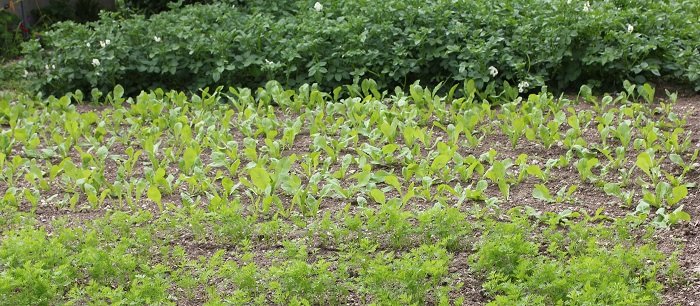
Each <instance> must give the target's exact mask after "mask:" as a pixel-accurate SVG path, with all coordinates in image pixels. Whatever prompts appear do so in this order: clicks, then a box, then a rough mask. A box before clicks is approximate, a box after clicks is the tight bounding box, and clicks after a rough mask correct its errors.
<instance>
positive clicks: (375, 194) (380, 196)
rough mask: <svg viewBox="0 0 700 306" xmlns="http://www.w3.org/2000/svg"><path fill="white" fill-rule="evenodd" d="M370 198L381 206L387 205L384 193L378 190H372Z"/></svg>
mask: <svg viewBox="0 0 700 306" xmlns="http://www.w3.org/2000/svg"><path fill="white" fill-rule="evenodd" d="M369 196H370V197H372V199H373V200H374V201H375V202H377V203H379V204H384V203H386V196H385V195H384V192H383V191H381V190H379V189H377V188H374V189H372V190H370V192H369Z"/></svg>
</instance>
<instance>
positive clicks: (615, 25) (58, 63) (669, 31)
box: [24, 0, 700, 94]
mask: <svg viewBox="0 0 700 306" xmlns="http://www.w3.org/2000/svg"><path fill="white" fill-rule="evenodd" d="M234 3H237V1H233V2H232V1H222V2H219V3H215V4H210V5H191V6H185V7H182V8H178V9H174V10H170V11H166V12H162V13H160V14H155V15H152V16H150V17H148V18H146V17H143V16H139V15H136V16H134V17H127V18H124V17H123V16H122V15H119V14H113V13H106V14H103V15H102V17H101V19H100V20H99V21H98V22H95V23H88V24H75V23H70V22H68V23H61V24H59V25H57V26H56V27H55V28H54V29H53V30H52V31H49V32H46V33H44V35H43V36H42V37H41V39H40V40H34V41H31V42H29V43H27V44H26V45H25V46H24V53H25V59H26V69H27V73H26V74H27V76H28V77H31V78H32V79H34V80H35V81H34V86H35V89H38V90H41V91H43V92H44V93H50V94H63V93H65V92H70V91H73V90H75V89H83V90H86V89H90V88H92V87H96V88H100V89H101V90H103V91H104V90H109V89H111V88H113V87H114V85H116V84H122V85H124V86H125V88H128V89H132V88H133V89H134V90H138V89H142V88H149V87H150V88H154V87H165V88H174V89H194V90H196V89H198V88H203V87H205V86H212V85H217V84H226V85H230V84H236V85H240V86H252V87H255V86H260V85H263V84H264V82H265V81H267V80H271V79H275V80H278V81H280V82H282V83H284V84H288V85H289V86H299V85H301V84H303V83H311V82H318V83H320V84H324V85H327V86H329V89H330V88H333V86H336V85H339V84H348V83H351V82H352V81H354V80H358V79H360V78H367V77H371V78H374V79H375V80H377V83H378V84H379V87H380V88H393V86H395V85H402V86H403V88H406V86H407V85H408V84H411V83H413V81H414V80H418V79H420V80H421V81H423V82H426V83H429V84H436V83H438V82H440V81H447V82H455V81H461V80H465V79H473V80H475V81H476V85H477V86H478V87H480V88H483V87H484V86H485V84H488V83H490V82H494V83H495V84H498V85H500V84H502V83H503V82H506V81H507V82H509V83H510V84H511V85H512V86H515V85H516V84H517V85H519V88H520V89H521V90H522V91H527V90H529V89H531V88H536V87H539V86H540V85H543V84H548V85H550V86H552V87H556V88H558V89H566V88H571V86H574V85H575V86H576V87H577V86H578V85H580V84H582V83H589V84H592V85H611V84H612V85H621V83H622V82H621V81H622V80H624V79H629V80H633V81H635V82H637V83H643V82H645V81H647V80H650V79H656V78H664V79H667V80H670V81H673V82H676V83H678V84H685V85H687V86H690V87H693V88H695V89H696V90H700V51H699V50H698V45H700V22H698V20H697V16H700V3H699V2H697V1H680V0H671V1H652V0H644V1H622V0H620V1H571V0H568V1H564V0H554V1H542V0H510V1H505V2H504V1H500V2H499V1H496V2H494V1H442V0H433V1H422V0H420V1H419V0H411V1H405V0H392V1H381V2H376V1H339V0H329V1H321V2H319V3H317V4H315V5H314V4H313V3H310V2H309V1H293V0H287V1H283V2H280V3H275V4H273V5H270V4H269V3H267V2H265V1H247V2H246V4H245V5H243V6H241V5H235V4H234Z"/></svg>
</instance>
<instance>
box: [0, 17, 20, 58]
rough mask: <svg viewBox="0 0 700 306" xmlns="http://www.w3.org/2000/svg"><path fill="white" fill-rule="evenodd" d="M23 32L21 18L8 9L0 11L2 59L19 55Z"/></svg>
mask: <svg viewBox="0 0 700 306" xmlns="http://www.w3.org/2000/svg"><path fill="white" fill-rule="evenodd" d="M21 42H22V32H21V31H20V28H19V18H18V17H17V16H15V15H14V14H12V13H10V12H7V11H0V60H3V59H7V58H13V57H16V56H18V55H19V53H20V51H21V49H20V44H21Z"/></svg>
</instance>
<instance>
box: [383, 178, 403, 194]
mask: <svg viewBox="0 0 700 306" xmlns="http://www.w3.org/2000/svg"><path fill="white" fill-rule="evenodd" d="M384 182H385V183H387V185H389V186H391V187H394V189H396V190H397V191H399V192H401V183H400V182H399V179H398V178H397V177H396V176H395V175H387V176H386V177H384Z"/></svg>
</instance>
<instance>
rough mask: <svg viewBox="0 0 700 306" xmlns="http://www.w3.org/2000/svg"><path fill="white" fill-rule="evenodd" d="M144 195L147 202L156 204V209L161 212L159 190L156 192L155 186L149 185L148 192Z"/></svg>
mask: <svg viewBox="0 0 700 306" xmlns="http://www.w3.org/2000/svg"><path fill="white" fill-rule="evenodd" d="M146 195H147V196H148V199H149V200H151V201H153V202H156V204H158V208H160V210H163V205H162V202H161V195H160V190H158V187H157V186H155V185H151V186H150V187H148V191H147V192H146Z"/></svg>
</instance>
